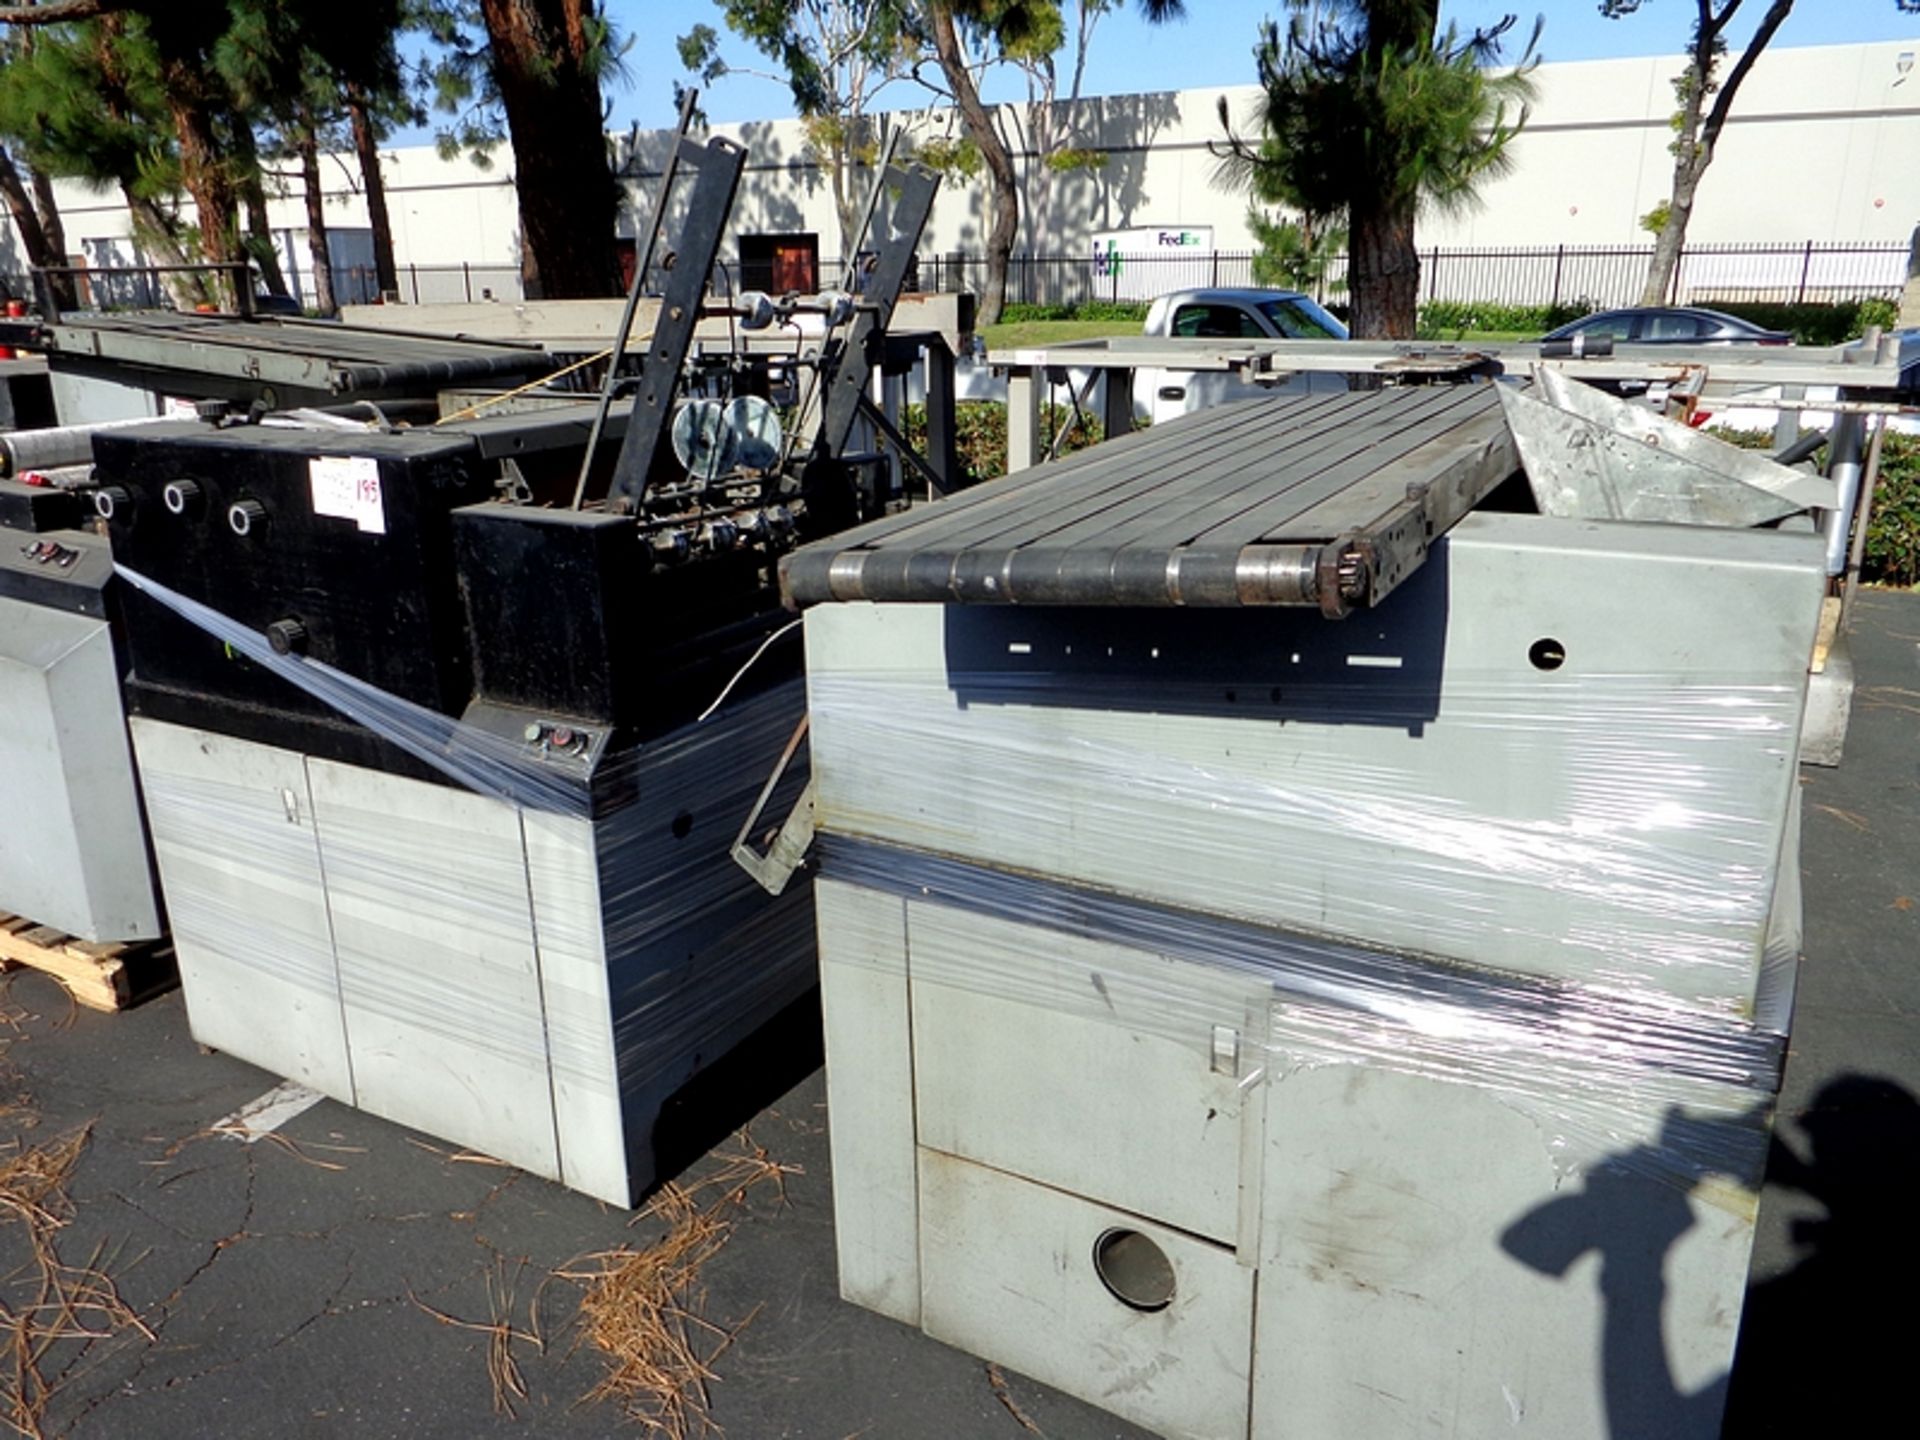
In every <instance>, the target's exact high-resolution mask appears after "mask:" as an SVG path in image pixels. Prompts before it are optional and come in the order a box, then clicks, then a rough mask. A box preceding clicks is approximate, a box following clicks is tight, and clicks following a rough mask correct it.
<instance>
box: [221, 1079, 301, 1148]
mask: <svg viewBox="0 0 1920 1440" xmlns="http://www.w3.org/2000/svg"><path fill="white" fill-rule="evenodd" d="M326 1098H327V1097H326V1096H324V1095H322V1094H321V1093H320V1092H319V1091H318V1090H309V1089H308V1088H307V1087H306V1086H304V1085H302V1084H299V1083H298V1082H297V1081H293V1080H283V1081H281V1082H280V1083H279V1084H278V1085H276V1086H274V1087H273V1089H271V1090H269V1091H267V1093H266V1094H264V1095H262V1096H260V1097H259V1098H258V1099H255V1100H249V1101H248V1102H247V1103H246V1104H244V1105H242V1106H241V1107H240V1108H239V1109H238V1110H236V1111H234V1112H233V1114H231V1115H229V1116H227V1118H226V1119H224V1120H216V1121H214V1122H213V1129H214V1131H215V1133H217V1134H220V1135H230V1136H232V1137H233V1138H234V1139H235V1140H244V1141H245V1142H246V1143H247V1144H249V1145H251V1144H253V1142H254V1141H256V1140H258V1139H260V1138H261V1137H262V1136H263V1135H271V1134H272V1133H273V1132H274V1131H275V1130H278V1129H279V1128H280V1127H281V1126H282V1125H284V1124H286V1123H287V1121H289V1120H291V1119H293V1117H294V1116H296V1115H298V1114H300V1113H301V1112H302V1111H304V1110H310V1109H312V1108H313V1107H314V1106H315V1105H317V1104H318V1103H319V1102H320V1101H322V1100H324V1099H326Z"/></svg>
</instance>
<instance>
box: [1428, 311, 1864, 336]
mask: <svg viewBox="0 0 1920 1440" xmlns="http://www.w3.org/2000/svg"><path fill="white" fill-rule="evenodd" d="M1598 308H1600V307H1598V306H1595V305H1593V304H1591V303H1589V302H1587V301H1585V300H1580V301H1574V302H1570V303H1565V304H1560V305H1496V304H1494V303H1492V302H1490V301H1480V300H1434V301H1431V302H1429V303H1428V304H1425V305H1422V306H1421V307H1420V322H1419V330H1418V334H1419V336H1420V338H1421V339H1422V340H1457V339H1459V338H1460V336H1461V335H1463V334H1465V333H1467V332H1469V331H1495V332H1502V333H1506V334H1513V335H1544V334H1546V333H1547V331H1549V330H1557V329H1559V328H1560V327H1561V326H1562V325H1567V324H1571V323H1572V322H1573V321H1575V320H1578V319H1579V318H1580V317H1581V316H1583V315H1591V314H1592V313H1593V312H1594V311H1595V310H1596V309H1598ZM1705 308H1707V309H1709V310H1719V311H1721V312H1723V313H1724V314H1728V315H1738V316H1739V317H1740V318H1741V319H1742V320H1751V321H1752V322H1753V323H1754V324H1756V325H1759V326H1762V327H1764V328H1765V329H1768V330H1784V331H1786V332H1787V333H1788V334H1790V335H1792V336H1793V338H1794V343H1796V344H1799V345H1843V344H1845V343H1846V342H1847V341H1849V340H1857V339H1859V338H1860V334H1861V332H1862V331H1864V330H1865V329H1866V328H1867V326H1869V325H1878V326H1880V327H1881V328H1882V329H1892V328H1893V325H1894V323H1895V319H1896V317H1897V316H1898V314H1899V306H1897V305H1895V304H1894V302H1893V301H1891V300H1846V301H1840V302H1825V301H1823V302H1821V303H1819V304H1807V305H1779V304H1763V303H1760V302H1757V301H1756V302H1751V303H1749V302H1747V301H1739V300H1729V301H1727V302H1726V303H1724V304H1722V303H1721V302H1719V301H1709V302H1706V306H1705Z"/></svg>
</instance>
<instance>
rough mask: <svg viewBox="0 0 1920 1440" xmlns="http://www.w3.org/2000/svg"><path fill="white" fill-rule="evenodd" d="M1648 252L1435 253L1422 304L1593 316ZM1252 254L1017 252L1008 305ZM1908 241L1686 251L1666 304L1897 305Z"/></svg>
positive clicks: (968, 266) (954, 269)
mask: <svg viewBox="0 0 1920 1440" xmlns="http://www.w3.org/2000/svg"><path fill="white" fill-rule="evenodd" d="M1652 258H1653V247H1652V246H1651V245H1541V246H1509V247H1499V248H1488V249H1479V248H1476V249H1466V248H1442V247H1433V248H1428V249H1423V250H1422V251H1421V252H1420V262H1421V263H1420V300H1421V303H1423V304H1424V303H1426V302H1429V301H1434V300H1446V301H1476V302H1480V303H1483V304H1494V305H1566V304H1585V305H1590V306H1592V307H1593V308H1595V309H1606V308H1609V307H1612V306H1618V305H1636V304H1638V303H1639V302H1640V295H1641V291H1642V287H1643V286H1644V285H1645V283H1646V275H1647V266H1648V263H1649V262H1650V261H1651V260H1652ZM1253 259H1254V257H1253V254H1252V252H1251V251H1245V250H1234V251H1205V252H1199V253H1178V254H1165V253H1162V254H1145V255H1121V254H1099V255H1093V254H1087V255H1016V256H1014V257H1013V259H1012V261H1011V262H1010V264H1009V266H1008V270H1007V299H1008V300H1010V301H1015V302H1021V303H1028V304H1038V305H1080V304H1086V303H1088V302H1089V301H1129V300H1133V301H1139V300H1146V299H1150V298H1152V297H1153V296H1155V295H1164V294H1166V293H1167V292H1168V291H1170V290H1186V289H1199V288H1217V287H1222V286H1225V287H1236V286H1245V285H1252V284H1254V283H1255V282H1254V278H1253ZM920 268H921V278H922V280H923V282H924V283H925V284H926V288H928V289H933V290H956V289H958V290H975V291H977V290H979V289H981V288H982V287H983V286H984V285H985V283H986V261H985V260H984V259H983V258H982V257H979V256H975V255H963V254H946V255H936V256H925V257H922V260H921V267H920ZM1906 271H1907V246H1906V245H1905V244H1903V243H1857V244H1823V243H1817V242H1814V241H1806V242H1804V243H1801V244H1795V245H1772V244H1761V245H1690V246H1688V247H1687V248H1686V249H1685V250H1684V251H1682V252H1681V256H1680V263H1679V264H1678V266H1677V267H1676V268H1675V270H1674V277H1673V283H1672V285H1671V286H1670V287H1669V290H1668V295H1667V302H1668V303H1669V304H1676V305H1689V304H1691V305H1711V304H1713V303H1715V302H1716V301H1717V302H1721V303H1726V302H1730V301H1770V302H1782V303H1819V302H1832V301H1854V300H1868V299H1897V298H1898V297H1899V295H1900V291H1901V288H1902V286H1903V285H1904V284H1905V282H1906ZM1346 280H1347V257H1346V256H1344V255H1340V256H1336V257H1334V258H1333V260H1332V262H1331V263H1330V264H1329V265H1328V267H1327V274H1326V277H1325V278H1324V279H1323V280H1322V281H1321V283H1319V284H1318V285H1315V286H1313V287H1311V288H1312V289H1313V290H1314V291H1315V293H1316V294H1317V296H1318V297H1319V298H1320V299H1322V300H1336V301H1337V300H1340V299H1342V298H1344V296H1345V292H1346Z"/></svg>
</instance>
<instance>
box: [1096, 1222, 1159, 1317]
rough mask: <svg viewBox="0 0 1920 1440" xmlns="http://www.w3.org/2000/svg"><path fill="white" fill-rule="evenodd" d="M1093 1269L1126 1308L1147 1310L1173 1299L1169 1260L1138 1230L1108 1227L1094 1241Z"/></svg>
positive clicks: (1111, 1293)
mask: <svg viewBox="0 0 1920 1440" xmlns="http://www.w3.org/2000/svg"><path fill="white" fill-rule="evenodd" d="M1093 1271H1094V1273H1095V1274H1096V1275H1098V1276H1099V1277H1100V1283H1101V1284H1102V1285H1104V1286H1106V1287H1107V1293H1108V1294H1110V1295H1112V1296H1113V1298H1114V1299H1116V1300H1118V1301H1119V1302H1120V1303H1121V1304H1122V1305H1125V1306H1127V1307H1128V1308H1130V1309H1134V1310H1144V1311H1147V1312H1149V1313H1151V1312H1153V1311H1155V1310H1164V1309H1166V1308H1167V1306H1169V1305H1171V1304H1172V1303H1173V1262H1172V1261H1171V1260H1169V1259H1167V1252H1166V1251H1164V1250H1162V1249H1161V1248H1160V1247H1159V1246H1158V1245H1156V1244H1154V1242H1153V1241H1151V1240H1149V1239H1148V1238H1147V1237H1146V1236H1145V1235H1142V1234H1141V1233H1140V1232H1139V1231H1138V1230H1109V1231H1107V1233H1106V1234H1104V1235H1102V1236H1101V1237H1100V1238H1099V1239H1098V1240H1096V1241H1094V1242H1093Z"/></svg>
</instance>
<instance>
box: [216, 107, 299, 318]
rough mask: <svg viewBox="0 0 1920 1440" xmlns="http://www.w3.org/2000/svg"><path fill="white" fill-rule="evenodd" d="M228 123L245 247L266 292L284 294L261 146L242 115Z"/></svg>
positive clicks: (285, 278)
mask: <svg viewBox="0 0 1920 1440" xmlns="http://www.w3.org/2000/svg"><path fill="white" fill-rule="evenodd" d="M229 123H230V124H231V125H232V128H233V156H234V161H235V164H236V168H237V169H238V171H239V177H238V179H239V189H240V203H241V206H242V207H243V208H244V209H245V211H246V215H247V233H246V238H245V242H244V244H245V249H246V252H247V254H248V255H249V256H251V257H252V259H253V262H254V263H255V264H256V265H258V266H259V267H260V278H261V279H262V280H263V281H264V282H265V283H266V287H267V291H268V293H269V294H272V295H285V294H287V293H288V292H287V277H286V276H285V275H283V274H281V273H280V251H279V248H278V247H277V246H276V245H275V244H274V243H273V226H272V225H271V224H270V223H269V222H268V220H267V187H266V185H265V183H264V182H263V181H262V179H261V177H260V148H259V146H258V145H257V144H255V142H254V138H253V126H252V125H251V124H250V123H249V122H248V120H247V118H246V117H245V116H244V115H235V116H233V117H232V119H231V121H230V122H229Z"/></svg>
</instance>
